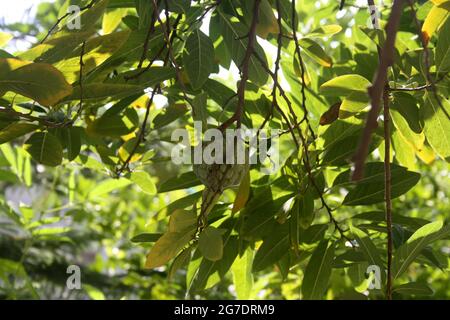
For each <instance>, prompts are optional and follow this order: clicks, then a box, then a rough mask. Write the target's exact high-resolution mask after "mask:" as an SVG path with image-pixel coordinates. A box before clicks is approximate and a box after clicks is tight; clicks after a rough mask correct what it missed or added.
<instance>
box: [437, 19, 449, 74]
mask: <svg viewBox="0 0 450 320" xmlns="http://www.w3.org/2000/svg"><path fill="white" fill-rule="evenodd" d="M449 34H450V19H447V21H446V23H445V24H444V25H443V26H442V28H441V30H440V31H439V38H438V42H437V46H436V71H437V72H438V73H445V72H449V71H450V37H449V36H448V35H449Z"/></svg>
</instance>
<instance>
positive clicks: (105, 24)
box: [102, 8, 128, 34]
mask: <svg viewBox="0 0 450 320" xmlns="http://www.w3.org/2000/svg"><path fill="white" fill-rule="evenodd" d="M127 13H128V9H127V8H121V9H114V10H108V11H106V12H105V14H104V15H103V21H102V30H103V34H109V33H112V32H113V31H114V30H116V28H117V27H118V26H119V24H120V23H121V22H122V18H123V17H124V16H126V15H127Z"/></svg>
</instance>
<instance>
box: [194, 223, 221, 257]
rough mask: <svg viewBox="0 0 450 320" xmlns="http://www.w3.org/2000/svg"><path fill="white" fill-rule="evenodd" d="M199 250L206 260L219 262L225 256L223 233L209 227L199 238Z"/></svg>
mask: <svg viewBox="0 0 450 320" xmlns="http://www.w3.org/2000/svg"><path fill="white" fill-rule="evenodd" d="M198 248H199V250H200V252H201V253H202V255H203V257H204V258H205V259H208V260H210V261H218V260H220V259H222V256H223V240H222V232H221V231H220V230H218V229H216V228H214V227H211V226H208V227H206V229H204V230H203V231H202V233H201V234H200V237H199V238H198Z"/></svg>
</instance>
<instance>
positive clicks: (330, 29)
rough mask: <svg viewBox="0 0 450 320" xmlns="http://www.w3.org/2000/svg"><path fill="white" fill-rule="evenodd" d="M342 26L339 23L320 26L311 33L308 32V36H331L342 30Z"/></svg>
mask: <svg viewBox="0 0 450 320" xmlns="http://www.w3.org/2000/svg"><path fill="white" fill-rule="evenodd" d="M341 30H342V27H341V26H340V25H338V24H330V25H326V26H321V27H318V28H317V29H314V30H313V31H311V32H310V33H308V37H310V38H313V37H329V36H332V35H334V34H336V33H339V32H341Z"/></svg>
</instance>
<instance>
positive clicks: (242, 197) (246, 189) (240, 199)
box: [231, 172, 250, 213]
mask: <svg viewBox="0 0 450 320" xmlns="http://www.w3.org/2000/svg"><path fill="white" fill-rule="evenodd" d="M249 196H250V173H249V172H247V173H246V174H245V176H244V177H243V178H242V181H241V184H240V185H239V189H238V192H237V194H236V198H235V199H234V204H233V210H232V211H231V212H232V213H236V212H238V211H239V210H241V209H242V208H244V206H245V204H246V203H247V201H248V197H249Z"/></svg>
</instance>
